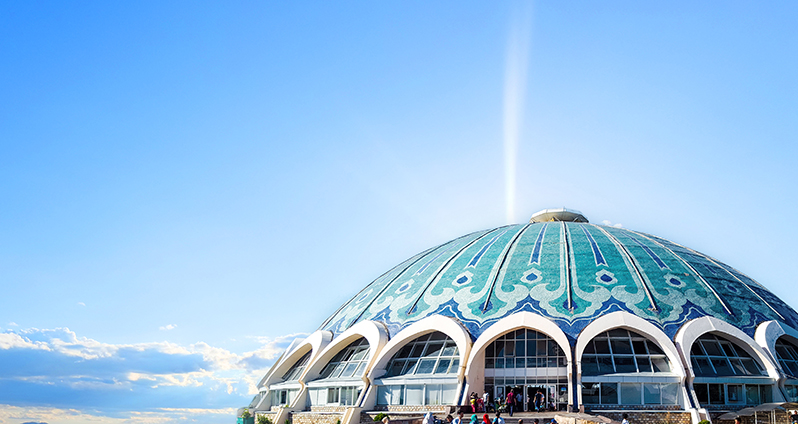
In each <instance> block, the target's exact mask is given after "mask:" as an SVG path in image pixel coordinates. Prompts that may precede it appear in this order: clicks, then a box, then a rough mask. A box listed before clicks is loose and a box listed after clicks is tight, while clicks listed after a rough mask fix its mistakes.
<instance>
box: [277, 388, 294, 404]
mask: <svg viewBox="0 0 798 424" xmlns="http://www.w3.org/2000/svg"><path fill="white" fill-rule="evenodd" d="M297 394H299V390H298V389H284V390H273V391H272V405H288V404H290V403H291V402H292V401H293V400H294V399H295V398H296V395H297Z"/></svg>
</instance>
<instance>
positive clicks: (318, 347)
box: [260, 330, 332, 387]
mask: <svg viewBox="0 0 798 424" xmlns="http://www.w3.org/2000/svg"><path fill="white" fill-rule="evenodd" d="M331 340H332V333H331V332H329V331H321V330H320V331H316V332H315V333H313V334H311V335H310V336H308V337H307V338H306V339H304V340H302V341H301V342H299V343H297V344H296V345H295V346H293V347H291V348H290V351H287V352H286V353H285V354H283V356H282V358H280V360H279V361H277V363H275V364H274V365H273V366H272V367H271V369H270V370H269V372H268V373H267V374H266V376H265V377H264V378H263V380H261V383H260V387H268V386H269V385H270V384H274V383H276V382H278V381H277V380H279V379H281V378H282V376H283V375H284V374H285V373H286V372H287V371H288V369H289V368H291V366H293V365H294V363H295V362H296V361H297V360H299V359H300V358H301V357H302V356H303V355H305V354H306V353H308V352H309V351H310V352H312V353H311V354H310V360H309V361H308V364H310V363H312V362H313V360H314V359H315V357H317V356H318V354H319V353H320V352H321V351H322V350H323V349H324V348H325V347H326V346H327V345H328V344H329V343H330V341H331ZM305 370H306V371H307V368H305ZM301 379H302V378H301V376H300V380H301Z"/></svg>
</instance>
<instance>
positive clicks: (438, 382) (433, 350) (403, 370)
mask: <svg viewBox="0 0 798 424" xmlns="http://www.w3.org/2000/svg"><path fill="white" fill-rule="evenodd" d="M459 368H460V351H459V350H458V349H457V344H456V343H455V342H454V340H452V339H451V338H450V337H448V336H447V335H446V334H443V333H441V332H438V331H436V332H434V333H431V334H425V335H423V336H421V337H419V338H417V339H414V340H413V341H411V342H409V343H407V344H406V345H404V346H403V347H402V348H401V349H399V351H398V352H397V353H396V354H395V355H394V356H393V357H392V358H391V360H390V361H389V362H388V365H387V367H386V374H385V376H384V377H383V378H381V379H380V380H379V381H378V387H377V404H378V405H439V404H444V405H446V404H449V405H451V404H454V402H456V399H455V398H456V397H457V374H458V371H459Z"/></svg>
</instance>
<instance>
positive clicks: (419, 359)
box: [387, 332, 460, 377]
mask: <svg viewBox="0 0 798 424" xmlns="http://www.w3.org/2000/svg"><path fill="white" fill-rule="evenodd" d="M459 366H460V352H459V351H458V350H457V345H456V344H455V343H454V340H452V339H450V338H449V337H448V336H446V335H445V334H443V333H441V332H435V333H432V334H429V335H425V336H421V337H419V338H417V339H415V340H413V341H412V342H410V343H408V344H406V345H405V346H404V347H403V348H402V349H400V350H399V352H398V353H397V354H396V355H394V356H393V358H391V362H389V363H388V368H387V370H388V374H387V376H388V377H395V376H399V375H409V374H456V373H457V369H458V367H459Z"/></svg>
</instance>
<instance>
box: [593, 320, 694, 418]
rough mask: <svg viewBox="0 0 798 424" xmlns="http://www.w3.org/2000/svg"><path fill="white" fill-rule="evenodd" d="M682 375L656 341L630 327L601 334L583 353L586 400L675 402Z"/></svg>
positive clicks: (599, 401) (661, 403)
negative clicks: (678, 374)
mask: <svg viewBox="0 0 798 424" xmlns="http://www.w3.org/2000/svg"><path fill="white" fill-rule="evenodd" d="M678 382H679V378H678V377H677V376H675V375H674V374H673V373H671V364H670V363H669V362H668V357H667V356H666V355H665V352H663V351H662V349H661V348H660V347H659V346H658V345H657V344H656V343H654V341H652V340H650V339H647V338H646V337H644V336H642V335H640V334H637V333H635V332H633V331H629V330H626V329H620V328H618V329H614V330H610V331H607V332H604V333H601V334H599V335H597V336H596V337H594V338H593V340H591V341H590V342H588V343H587V345H586V346H585V351H584V352H583V353H582V403H584V404H593V405H619V404H620V405H650V406H651V407H656V405H675V404H678V403H679V383H678Z"/></svg>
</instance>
